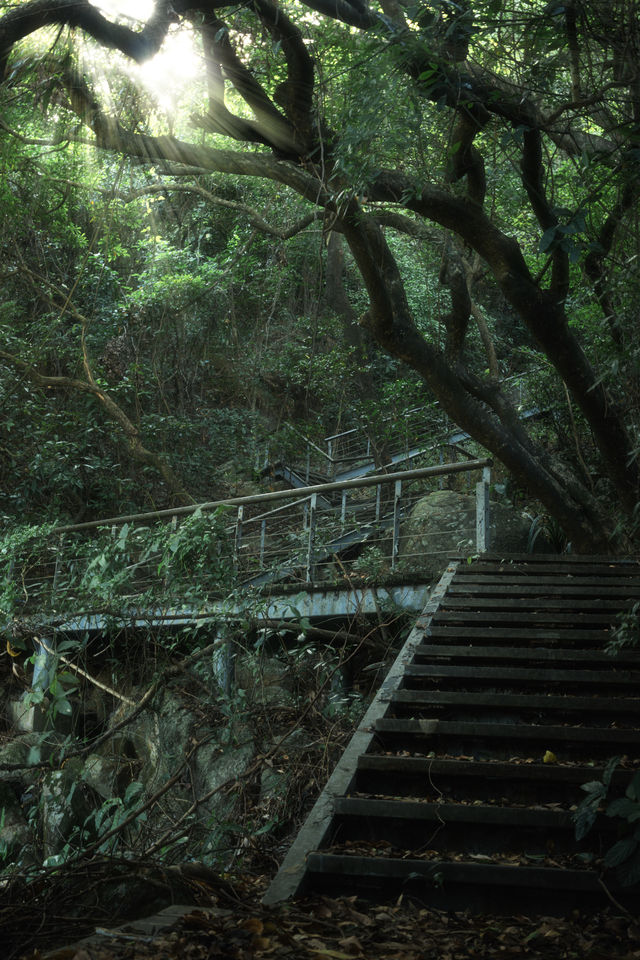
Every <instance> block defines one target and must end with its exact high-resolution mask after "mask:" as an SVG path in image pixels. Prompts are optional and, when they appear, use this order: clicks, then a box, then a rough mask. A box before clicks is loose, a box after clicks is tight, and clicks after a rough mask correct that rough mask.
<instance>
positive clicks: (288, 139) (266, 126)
mask: <svg viewBox="0 0 640 960" xmlns="http://www.w3.org/2000/svg"><path fill="white" fill-rule="evenodd" d="M201 32H202V38H203V41H204V45H205V51H206V56H207V59H208V61H211V65H209V66H208V70H209V75H210V79H213V78H216V82H215V83H214V84H213V85H211V84H210V91H211V93H212V94H213V96H212V97H210V103H211V105H212V107H213V112H211V111H210V117H209V119H210V121H211V123H212V124H213V125H214V126H217V124H218V121H219V122H220V124H221V125H222V130H221V132H223V133H224V132H227V135H231V136H234V134H233V133H229V132H228V131H227V129H226V128H228V127H231V129H233V122H235V124H238V123H240V122H241V121H239V120H238V118H236V117H234V116H233V114H231V113H230V112H229V111H228V110H227V108H226V107H225V105H224V87H223V84H222V83H221V82H220V81H221V80H222V77H221V76H220V79H219V80H218V79H217V76H216V73H217V71H216V69H215V68H213V73H212V65H214V64H215V65H217V68H218V69H219V68H222V71H223V72H224V76H225V77H226V78H227V79H228V80H229V81H230V83H231V84H232V85H233V87H234V89H235V90H236V92H237V93H238V94H239V95H240V96H241V97H242V99H243V100H244V101H245V103H246V104H247V106H248V107H250V108H251V110H253V112H254V114H255V117H256V121H257V124H256V125H254V126H255V131H256V132H257V133H258V134H259V135H260V137H261V138H262V142H263V143H266V144H269V145H272V146H274V147H275V148H276V149H278V150H281V151H285V152H287V153H288V152H290V151H291V150H292V149H293V150H295V135H294V131H293V129H292V127H291V125H290V124H289V122H288V121H287V119H286V118H285V117H283V116H282V114H281V113H280V111H279V110H278V108H277V107H276V106H275V105H274V104H273V103H272V102H271V100H270V98H269V97H268V95H267V93H266V91H265V90H264V89H263V87H262V86H261V85H260V84H259V83H258V81H257V80H256V79H255V77H254V76H253V74H252V73H251V72H250V71H249V70H248V69H247V67H245V65H244V64H243V63H242V61H241V60H240V58H239V57H238V55H237V54H236V52H235V50H234V49H233V47H232V45H231V41H230V39H229V30H228V28H227V25H226V24H225V23H224V21H223V20H219V19H218V18H217V17H213V16H211V17H207V19H206V21H205V23H204V24H203V26H202V28H201ZM219 114H220V119H219V117H218V115H219ZM245 122H246V121H245ZM239 139H244V138H242V137H240V138H239Z"/></svg>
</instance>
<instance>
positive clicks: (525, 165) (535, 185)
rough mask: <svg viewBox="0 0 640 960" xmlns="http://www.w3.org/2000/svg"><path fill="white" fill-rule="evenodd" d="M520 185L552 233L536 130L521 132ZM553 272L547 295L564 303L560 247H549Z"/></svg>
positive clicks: (565, 278)
mask: <svg viewBox="0 0 640 960" xmlns="http://www.w3.org/2000/svg"><path fill="white" fill-rule="evenodd" d="M520 169H521V171H522V183H523V186H524V189H525V191H526V194H527V197H528V198H529V203H530V205H531V209H532V210H533V212H534V214H535V216H536V219H537V221H538V223H539V224H540V226H541V227H542V229H543V230H552V229H554V228H555V227H557V226H558V218H557V216H556V214H555V213H554V212H553V210H552V209H551V206H550V205H549V203H548V201H547V198H546V195H545V187H544V180H543V165H542V138H541V136H540V131H539V130H525V131H524V133H523V146H522V159H521V161H520ZM551 260H552V270H551V285H550V287H549V292H550V293H551V294H552V295H553V296H555V297H556V298H557V299H558V300H559V301H562V302H564V300H565V299H566V297H567V294H568V292H569V255H568V254H567V253H566V251H564V250H563V249H562V248H561V247H560V246H559V244H557V243H555V244H553V246H552V253H551Z"/></svg>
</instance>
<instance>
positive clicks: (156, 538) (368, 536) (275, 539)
mask: <svg viewBox="0 0 640 960" xmlns="http://www.w3.org/2000/svg"><path fill="white" fill-rule="evenodd" d="M490 466H491V461H490V460H487V459H484V460H480V459H479V460H469V461H466V462H462V463H450V464H443V465H441V466H431V467H425V468H422V469H418V470H407V471H402V472H394V473H387V474H378V475H376V476H367V477H360V478H356V479H353V480H347V481H339V482H333V483H323V484H318V485H314V486H309V487H303V488H300V489H295V490H283V491H274V492H270V493H265V494H257V495H254V496H249V497H236V498H232V499H228V500H220V501H212V502H209V503H203V504H198V505H196V506H193V507H180V508H176V509H174V510H163V511H158V512H152V513H140V514H128V515H126V516H119V517H109V518H105V519H102V520H96V521H89V522H86V523H81V524H76V525H73V526H63V527H58V528H57V529H56V530H54V531H53V533H52V534H51V536H50V537H49V538H48V539H47V540H46V541H45V542H44V543H38V544H31V545H30V546H29V549H28V551H26V552H25V557H24V558H23V559H22V561H21V559H20V558H16V563H15V577H16V588H17V590H18V591H19V593H20V595H21V596H22V598H23V607H24V608H26V609H38V610H50V609H57V608H59V606H60V605H64V606H65V607H66V608H67V609H68V607H69V604H70V603H72V601H73V600H74V597H75V598H77V599H78V601H79V602H80V601H82V605H83V608H86V603H87V600H90V599H91V597H92V596H95V597H96V598H97V597H99V593H100V584H101V577H102V578H103V579H105V580H106V579H107V577H108V578H110V583H111V584H112V589H113V590H115V594H116V595H117V596H119V597H120V598H121V600H122V603H123V604H124V603H126V602H128V601H131V602H132V603H133V602H134V600H135V598H137V597H140V596H142V595H146V596H147V597H148V598H151V597H153V596H154V593H157V594H158V595H162V597H163V598H164V600H165V601H166V600H167V598H168V597H171V598H172V601H173V602H175V603H177V602H180V601H181V600H188V598H189V591H190V589H192V588H193V585H194V582H195V581H197V587H198V595H199V596H200V597H201V596H202V595H203V592H206V593H207V594H208V595H210V596H211V597H212V598H215V597H216V596H220V595H221V594H224V593H225V592H226V593H228V592H229V591H230V590H232V589H236V588H238V587H245V588H255V589H260V588H265V587H275V586H276V585H277V584H284V583H288V584H291V583H294V584H295V583H298V584H300V585H307V584H311V583H318V582H321V583H327V582H345V581H350V580H353V578H354V577H355V578H356V579H357V578H364V579H369V580H374V579H375V580H376V581H379V582H383V581H384V580H385V578H388V577H393V578H398V577H402V576H403V575H406V576H407V577H408V578H413V577H415V576H416V574H419V573H420V569H421V566H422V565H423V563H424V559H425V551H424V547H423V545H422V541H421V537H420V531H419V524H418V529H417V530H416V529H415V522H416V521H415V520H412V519H411V515H412V512H413V511H414V508H415V506H416V504H417V502H418V501H419V500H421V499H422V498H424V497H425V496H428V494H429V493H430V492H432V491H433V490H434V488H435V487H436V486H437V483H438V481H439V480H440V479H441V478H443V477H446V476H451V475H453V474H460V473H463V474H471V473H474V472H475V473H476V474H479V475H480V478H479V481H478V483H477V485H476V511H475V518H474V523H473V525H472V526H471V525H470V526H469V528H468V529H466V530H463V529H460V530H459V531H457V532H456V536H457V538H458V539H457V541H456V543H455V544H453V545H452V543H451V534H450V533H447V532H445V533H443V540H442V545H441V547H439V545H438V544H437V543H435V542H434V541H433V540H431V541H430V547H429V553H430V555H436V554H441V555H442V556H443V557H445V558H446V556H448V555H451V554H452V553H467V554H474V553H483V552H485V551H486V550H487V549H488V548H489V540H488V537H489V482H490V472H489V468H490ZM190 518H194V519H192V520H191V525H190V526H189V525H188V521H189V520H190ZM195 519H197V521H198V523H199V527H198V528H197V529H196V527H195V526H194V525H193V524H194V520H195ZM412 525H413V526H412ZM114 584H115V587H114V586H113V585H114ZM96 606H99V603H98V602H97V601H96Z"/></svg>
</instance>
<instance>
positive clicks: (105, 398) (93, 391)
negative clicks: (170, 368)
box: [0, 350, 195, 505]
mask: <svg viewBox="0 0 640 960" xmlns="http://www.w3.org/2000/svg"><path fill="white" fill-rule="evenodd" d="M0 359H1V360H4V361H5V363H9V364H11V366H13V367H15V369H16V370H20V372H21V373H23V374H24V375H25V376H27V377H28V378H29V379H30V380H31V382H32V383H34V384H35V385H36V386H37V387H40V389H42V390H74V391H77V392H79V393H86V394H89V395H90V396H92V397H94V399H95V400H97V401H98V403H100V405H101V406H102V407H103V408H104V409H105V410H106V412H107V414H108V415H109V417H110V418H111V419H112V420H113V421H114V422H115V423H117V424H118V426H119V427H120V429H121V430H122V432H123V433H124V435H125V437H126V439H127V445H128V448H129V452H130V453H131V456H132V457H133V458H134V460H137V461H138V463H143V464H145V465H147V466H151V467H154V468H155V469H156V470H157V471H158V473H159V474H160V476H161V477H162V479H163V480H164V481H165V483H166V484H167V487H168V488H169V490H170V491H171V493H172V494H173V495H174V496H175V497H176V499H177V500H178V501H179V503H182V504H185V505H186V504H190V503H195V501H194V499H193V497H191V496H190V495H189V494H188V493H187V491H186V490H185V488H184V485H183V483H182V481H181V480H180V479H179V477H178V475H177V474H176V473H175V471H174V469H173V467H172V466H171V464H170V463H168V462H167V461H166V460H165V459H164V457H162V456H160V454H158V453H154V452H153V451H152V450H149V449H147V447H145V446H144V444H143V443H142V441H141V439H140V435H139V432H138V429H137V427H136V426H135V425H134V424H133V423H132V422H131V420H129V418H128V416H127V415H126V413H125V412H124V410H123V409H122V407H120V406H118V404H117V403H116V402H115V400H113V399H112V398H111V397H110V396H109V394H108V393H107V392H106V390H103V389H102V387H98V386H97V385H96V384H95V383H88V382H87V381H86V380H79V379H78V378H77V377H64V376H59V377H51V376H46V375H45V374H42V373H40V372H39V371H38V370H36V368H35V367H34V366H32V365H31V364H30V363H27V361H26V360H22V359H21V358H20V357H16V356H14V355H13V354H11V353H7V352H6V351H5V350H0Z"/></svg>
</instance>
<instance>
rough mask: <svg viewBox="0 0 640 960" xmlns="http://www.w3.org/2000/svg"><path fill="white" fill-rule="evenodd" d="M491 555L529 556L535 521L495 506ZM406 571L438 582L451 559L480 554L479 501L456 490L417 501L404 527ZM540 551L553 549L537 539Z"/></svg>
mask: <svg viewBox="0 0 640 960" xmlns="http://www.w3.org/2000/svg"><path fill="white" fill-rule="evenodd" d="M489 525H490V531H491V533H490V550H491V552H492V553H505V554H506V553H527V547H528V540H529V531H530V529H531V519H530V518H527V517H525V516H524V515H523V514H522V513H520V512H519V511H517V510H514V509H513V508H512V507H508V506H505V505H504V504H501V503H495V502H494V501H491V506H490V524H489ZM400 533H401V535H400V553H399V555H400V560H401V563H402V569H404V570H413V571H415V572H416V573H418V572H419V573H420V574H421V575H424V576H426V577H427V578H429V577H430V578H432V579H437V578H438V577H439V576H440V574H441V573H442V571H443V570H444V568H445V567H446V565H447V562H448V560H449V559H450V557H452V556H460V555H461V554H462V555H463V556H473V555H475V553H476V498H475V497H472V496H469V495H467V494H464V493H456V492H455V491H454V490H436V491H434V492H433V493H431V494H429V496H427V497H423V499H422V500H419V501H418V502H417V503H416V505H415V506H414V508H413V510H412V511H411V515H410V517H409V519H408V520H406V521H405V522H404V523H403V524H402V527H401V532H400ZM535 548H536V552H537V553H539V552H546V551H549V550H550V547H549V544H548V542H546V541H545V540H543V538H541V537H538V538H537V540H536V543H535Z"/></svg>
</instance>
